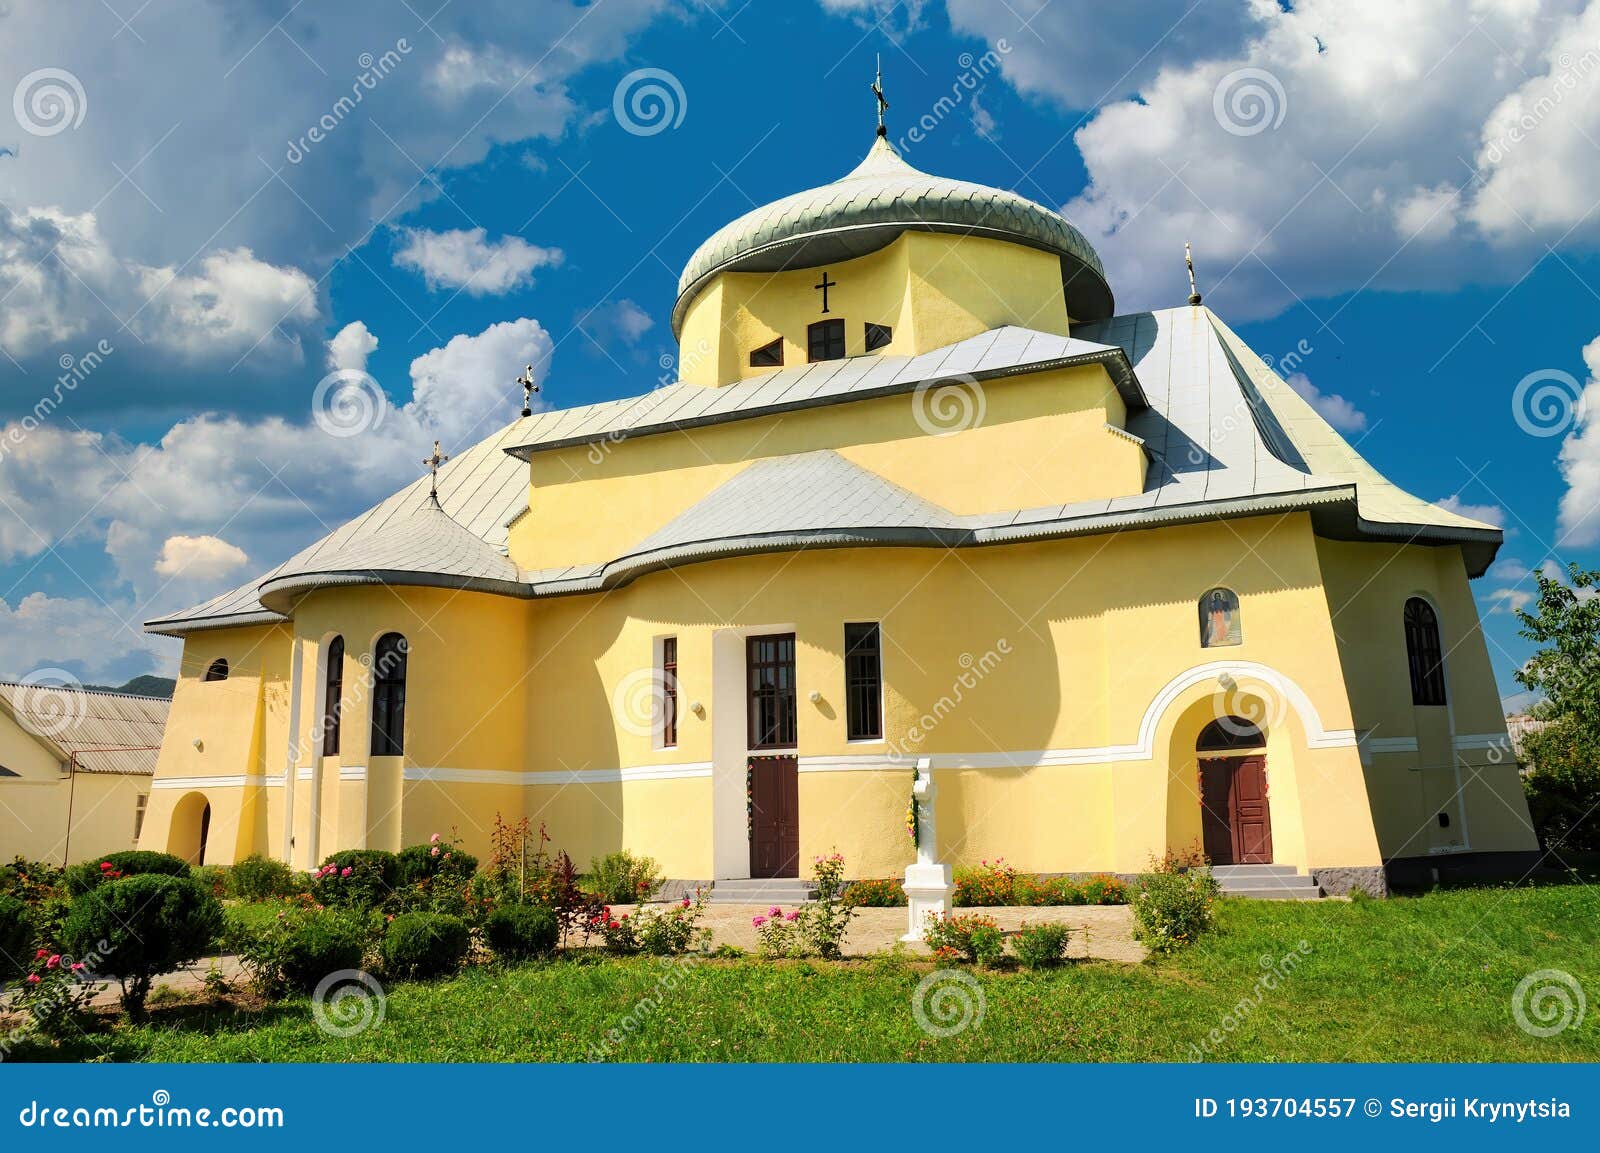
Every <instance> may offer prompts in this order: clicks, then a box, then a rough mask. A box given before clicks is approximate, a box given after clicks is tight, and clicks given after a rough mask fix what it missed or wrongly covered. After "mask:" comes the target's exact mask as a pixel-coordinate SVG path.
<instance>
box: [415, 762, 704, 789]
mask: <svg viewBox="0 0 1600 1153" xmlns="http://www.w3.org/2000/svg"><path fill="white" fill-rule="evenodd" d="M402 775H403V776H404V778H405V779H406V780H408V781H433V782H436V783H449V784H463V785H603V784H617V783H620V782H624V781H670V780H680V779H684V778H688V777H709V776H710V775H711V762H710V761H691V762H688V763H686V764H681V765H630V766H628V767H626V768H621V769H568V770H562V771H546V772H536V773H522V772H514V771H509V770H505V771H503V770H500V769H428V768H422V767H421V766H417V765H407V766H406V768H405V769H404V771H403V774H402Z"/></svg>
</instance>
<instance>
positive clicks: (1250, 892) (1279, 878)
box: [1211, 865, 1322, 901]
mask: <svg viewBox="0 0 1600 1153" xmlns="http://www.w3.org/2000/svg"><path fill="white" fill-rule="evenodd" d="M1211 875H1212V876H1213V877H1215V878H1216V879H1217V883H1218V884H1219V885H1221V886H1222V895H1223V896H1225V897H1251V898H1254V899H1255V900H1258V901H1315V900H1317V899H1318V898H1319V897H1321V896H1322V889H1321V887H1320V886H1319V885H1318V884H1317V883H1316V882H1315V881H1313V880H1312V879H1311V878H1310V877H1308V876H1307V875H1306V874H1304V873H1302V872H1300V871H1299V870H1297V869H1296V868H1295V867H1294V866H1293V865H1213V866H1211Z"/></svg>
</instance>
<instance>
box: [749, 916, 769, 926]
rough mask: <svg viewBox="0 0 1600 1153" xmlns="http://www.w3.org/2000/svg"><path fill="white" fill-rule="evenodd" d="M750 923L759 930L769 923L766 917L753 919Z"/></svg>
mask: <svg viewBox="0 0 1600 1153" xmlns="http://www.w3.org/2000/svg"><path fill="white" fill-rule="evenodd" d="M750 923H751V924H752V925H754V926H755V927H756V928H758V929H759V928H761V926H762V925H765V924H766V923H767V919H766V918H765V917H751V918H750Z"/></svg>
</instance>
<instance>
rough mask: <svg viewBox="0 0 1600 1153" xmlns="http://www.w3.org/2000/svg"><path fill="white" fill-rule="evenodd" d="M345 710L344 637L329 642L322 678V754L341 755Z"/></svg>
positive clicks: (329, 755)
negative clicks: (342, 721)
mask: <svg viewBox="0 0 1600 1153" xmlns="http://www.w3.org/2000/svg"><path fill="white" fill-rule="evenodd" d="M343 711H344V638H343V637H334V638H333V639H332V640H331V641H329V642H328V670H327V672H326V673H325V674H324V676H323V680H322V755H323V756H325V757H336V756H338V755H339V716H340V714H341V713H342V712H343Z"/></svg>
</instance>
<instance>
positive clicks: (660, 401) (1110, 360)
mask: <svg viewBox="0 0 1600 1153" xmlns="http://www.w3.org/2000/svg"><path fill="white" fill-rule="evenodd" d="M1079 364H1100V365H1103V366H1104V367H1105V369H1106V371H1107V373H1109V374H1110V376H1111V379H1112V381H1113V383H1115V384H1116V386H1117V390H1118V391H1119V392H1120V393H1121V394H1122V398H1123V400H1124V401H1126V402H1127V405H1128V407H1129V408H1143V407H1144V406H1145V396H1144V393H1143V391H1141V389H1140V387H1139V380H1138V377H1137V376H1135V375H1134V372H1133V370H1132V366H1131V365H1130V364H1129V363H1128V358H1127V356H1126V354H1125V353H1124V350H1123V349H1122V348H1120V347H1118V346H1115V345H1109V344H1098V343H1095V342H1094V341H1090V340H1084V339H1081V338H1080V337H1076V336H1073V337H1066V336H1057V335H1055V334H1054V333H1048V332H1036V331H1034V330H1033V329H1029V328H1018V327H1016V326H1015V325H1006V326H1004V327H1002V328H992V329H990V330H989V331H988V332H981V333H979V334H978V335H977V336H971V337H968V338H967V339H965V340H958V341H956V342H955V343H954V344H947V345H945V346H944V347H943V348H936V349H933V350H931V351H929V352H925V353H922V354H920V355H918V356H875V355H869V356H852V357H848V358H846V359H844V360H826V361H819V362H818V363H816V364H801V365H795V366H794V367H792V368H782V369H778V370H777V371H775V372H770V373H767V374H765V375H763V376H757V377H752V378H751V379H749V380H742V381H739V382H738V383H737V384H728V385H723V386H721V387H719V388H708V387H706V386H704V385H699V384H685V383H684V382H682V381H679V382H677V383H675V384H670V385H667V386H665V387H664V388H658V389H656V390H655V391H654V392H648V393H645V394H644V395H643V396H636V397H630V398H628V399H627V400H614V401H607V402H606V403H604V404H590V405H583V406H581V407H578V408H567V409H560V410H557V411H554V412H545V413H540V414H538V415H537V416H534V417H532V418H530V419H529V420H528V421H525V422H524V424H525V426H526V430H525V432H526V439H525V440H523V441H522V442H521V443H519V444H517V445H515V446H514V447H512V448H510V449H509V450H508V451H510V452H511V453H513V454H514V455H516V456H518V457H520V458H522V459H523V460H527V459H528V458H530V457H531V456H532V455H533V454H534V453H537V452H549V451H551V450H554V449H560V448H570V447H572V446H574V445H583V444H599V443H601V442H605V441H612V442H615V441H618V440H623V439H630V438H634V437H641V436H653V435H656V434H658V433H663V432H683V431H686V430H688V429H692V428H702V427H704V426H706V425H710V424H722V423H724V422H727V421H734V420H748V419H751V418H754V417H759V416H773V415H776V414H779V413H785V412H795V411H798V410H800V409H805V408H817V407H820V406H822V405H828V404H838V403H840V402H842V401H850V400H868V399H871V398H873V397H880V396H894V395H896V394H899V393H905V392H913V391H915V390H916V389H917V387H918V386H919V385H923V384H928V383H931V382H935V381H939V380H947V379H949V378H950V377H953V376H962V377H970V378H972V379H973V380H978V381H987V380H994V379H998V378H1000V377H1004V376H1015V375H1018V374H1021V373H1025V372H1044V371H1047V370H1049V369H1054V368H1068V367H1071V366H1074V365H1079Z"/></svg>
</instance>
